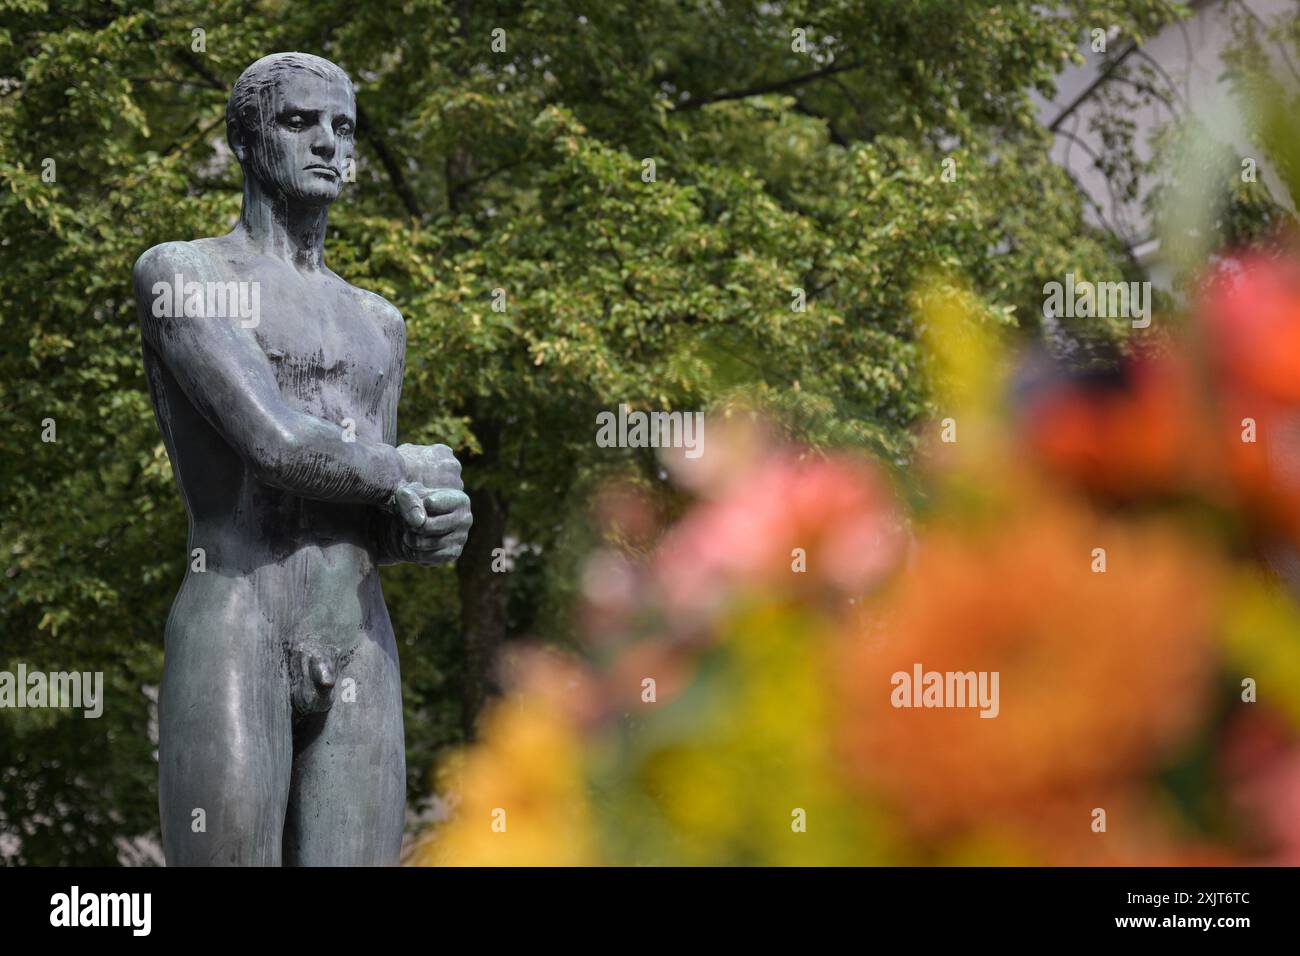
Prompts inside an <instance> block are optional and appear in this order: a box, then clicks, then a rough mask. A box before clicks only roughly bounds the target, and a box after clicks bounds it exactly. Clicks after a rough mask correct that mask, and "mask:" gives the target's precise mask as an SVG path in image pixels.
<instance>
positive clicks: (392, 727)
mask: <svg viewBox="0 0 1300 956" xmlns="http://www.w3.org/2000/svg"><path fill="white" fill-rule="evenodd" d="M376 618H377V620H376V625H375V627H373V628H372V630H371V632H370V634H369V635H368V636H367V637H365V638H363V639H362V641H361V643H360V644H359V645H358V646H357V647H356V649H355V650H354V651H352V653H351V654H350V655H349V656H348V657H347V659H346V660H345V661H344V662H343V663H342V664H341V665H340V667H339V669H338V673H337V676H336V681H335V686H334V688H333V702H332V704H331V705H330V707H329V709H328V710H326V711H324V712H322V713H313V714H310V715H308V716H305V717H301V718H299V720H298V721H297V723H296V724H295V726H294V751H295V752H294V762H293V777H292V782H291V785H290V793H289V809H288V814H287V816H286V819H285V828H284V863H285V865H286V866H391V865H395V864H396V863H397V861H398V855H399V853H400V851H401V846H402V831H403V828H404V825H405V815H406V743H405V739H404V734H403V729H402V681H401V674H400V672H399V669H398V663H397V645H396V642H395V641H394V640H393V632H392V627H391V625H390V624H389V621H388V615H387V613H386V612H383V613H381V614H378V615H376Z"/></svg>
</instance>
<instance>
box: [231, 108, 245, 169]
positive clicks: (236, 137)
mask: <svg viewBox="0 0 1300 956" xmlns="http://www.w3.org/2000/svg"><path fill="white" fill-rule="evenodd" d="M226 142H227V143H229V144H230V151H231V152H232V153H234V154H235V159H237V160H239V165H241V166H243V165H244V161H245V160H246V159H247V158H248V140H247V137H246V135H245V133H244V126H243V124H242V123H241V122H240V121H239V120H238V119H236V120H235V121H234V122H227V123H226Z"/></svg>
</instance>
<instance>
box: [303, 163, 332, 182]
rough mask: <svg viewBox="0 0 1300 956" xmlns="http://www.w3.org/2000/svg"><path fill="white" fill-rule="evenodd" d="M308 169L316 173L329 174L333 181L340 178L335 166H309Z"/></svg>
mask: <svg viewBox="0 0 1300 956" xmlns="http://www.w3.org/2000/svg"><path fill="white" fill-rule="evenodd" d="M306 168H307V169H309V170H311V171H312V172H314V173H329V175H330V177H331V178H332V179H338V178H339V171H338V170H337V169H335V168H334V167H333V166H308V167H306Z"/></svg>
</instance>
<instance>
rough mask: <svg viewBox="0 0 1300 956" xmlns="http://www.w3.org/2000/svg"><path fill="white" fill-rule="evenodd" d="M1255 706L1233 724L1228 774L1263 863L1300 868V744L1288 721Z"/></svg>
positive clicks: (1226, 754)
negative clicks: (1297, 866)
mask: <svg viewBox="0 0 1300 956" xmlns="http://www.w3.org/2000/svg"><path fill="white" fill-rule="evenodd" d="M1256 706H1258V705H1253V706H1252V708H1251V709H1250V710H1249V711H1247V713H1246V714H1244V715H1241V716H1239V717H1237V718H1236V719H1235V720H1233V722H1232V723H1231V724H1230V725H1229V728H1228V733H1227V736H1226V738H1225V742H1224V747H1223V752H1222V770H1223V774H1224V776H1225V777H1226V778H1227V779H1228V781H1229V792H1230V794H1231V798H1232V802H1233V805H1234V807H1235V809H1236V810H1238V811H1239V812H1240V813H1241V814H1242V815H1243V817H1244V819H1245V820H1246V821H1248V824H1249V827H1250V831H1251V832H1250V833H1249V837H1250V839H1251V840H1252V841H1253V842H1255V843H1256V844H1257V845H1258V846H1259V847H1260V848H1261V850H1262V852H1263V854H1264V858H1263V860H1262V862H1263V863H1265V864H1268V865H1272V866H1296V865H1298V864H1300V739H1298V738H1297V735H1296V732H1295V729H1294V728H1292V727H1291V726H1289V725H1288V724H1287V723H1286V721H1285V720H1283V719H1282V717H1281V716H1280V715H1279V714H1277V713H1273V712H1270V711H1268V710H1264V709H1256Z"/></svg>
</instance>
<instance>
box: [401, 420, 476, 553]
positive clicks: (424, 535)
mask: <svg viewBox="0 0 1300 956" xmlns="http://www.w3.org/2000/svg"><path fill="white" fill-rule="evenodd" d="M397 452H398V454H399V455H401V457H402V465H403V468H404V470H405V472H406V479H407V480H406V481H405V482H403V483H402V484H400V485H398V486H397V488H396V489H395V490H394V491H393V498H392V508H393V511H394V512H395V513H396V514H397V516H398V518H399V520H400V521H401V522H402V524H403V526H404V530H403V532H402V542H401V544H402V552H403V557H405V558H406V560H407V561H411V562H413V563H415V564H423V565H437V564H447V563H449V562H451V561H455V560H456V559H457V558H458V557H460V552H461V550H462V549H463V548H464V547H465V540H466V538H467V537H468V536H469V528H470V525H471V524H473V523H474V517H473V515H472V514H471V513H470V504H469V496H468V495H466V494H465V490H464V488H465V486H464V484H463V483H462V482H461V478H460V462H459V461H457V460H456V456H455V455H454V454H452V451H451V449H450V448H448V447H447V446H446V445H410V444H406V445H399V446H398V447H397Z"/></svg>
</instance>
